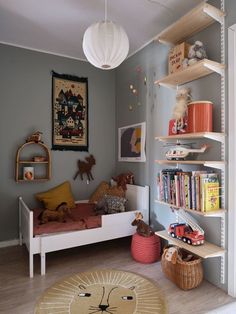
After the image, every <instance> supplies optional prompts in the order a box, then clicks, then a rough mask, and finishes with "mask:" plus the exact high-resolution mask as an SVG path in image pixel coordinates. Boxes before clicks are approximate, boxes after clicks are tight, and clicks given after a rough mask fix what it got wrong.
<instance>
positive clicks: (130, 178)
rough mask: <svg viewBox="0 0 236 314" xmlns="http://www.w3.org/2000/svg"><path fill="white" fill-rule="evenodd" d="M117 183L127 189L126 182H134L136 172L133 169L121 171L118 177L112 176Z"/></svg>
mask: <svg viewBox="0 0 236 314" xmlns="http://www.w3.org/2000/svg"><path fill="white" fill-rule="evenodd" d="M112 180H114V181H115V182H116V184H117V186H121V187H122V189H123V190H124V191H126V190H127V187H126V184H134V174H133V172H131V171H128V172H125V173H121V174H119V175H118V176H116V177H112Z"/></svg>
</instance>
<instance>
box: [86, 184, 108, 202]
mask: <svg viewBox="0 0 236 314" xmlns="http://www.w3.org/2000/svg"><path fill="white" fill-rule="evenodd" d="M108 190H109V183H107V182H105V181H102V182H101V183H100V184H99V186H98V187H97V189H96V190H95V192H94V193H93V194H92V195H91V197H90V199H89V203H97V202H99V201H100V200H101V199H102V198H103V197H104V195H105V194H106V193H107V191H108Z"/></svg>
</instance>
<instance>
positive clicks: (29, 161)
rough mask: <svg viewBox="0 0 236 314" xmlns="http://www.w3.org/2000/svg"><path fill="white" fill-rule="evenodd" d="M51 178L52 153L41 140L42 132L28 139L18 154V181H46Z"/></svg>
mask: <svg viewBox="0 0 236 314" xmlns="http://www.w3.org/2000/svg"><path fill="white" fill-rule="evenodd" d="M50 178H51V154H50V151H49V149H48V147H47V146H46V145H45V144H44V143H43V142H42V141H41V132H35V133H34V134H32V135H31V136H29V137H28V138H27V139H26V142H25V143H24V144H23V145H21V146H20V147H19V148H18V150H17V154H16V168H15V180H16V182H44V181H48V180H50Z"/></svg>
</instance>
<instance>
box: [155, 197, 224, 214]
mask: <svg viewBox="0 0 236 314" xmlns="http://www.w3.org/2000/svg"><path fill="white" fill-rule="evenodd" d="M155 202H156V203H159V204H161V205H166V206H169V207H173V208H174V209H176V210H178V209H183V210H185V211H186V212H189V213H193V214H196V215H199V216H204V217H222V216H223V215H224V214H225V212H226V210H225V209H222V208H220V209H219V210H214V211H209V212H201V211H198V210H193V209H189V208H185V207H178V206H176V205H173V204H170V203H166V202H163V201H159V200H155Z"/></svg>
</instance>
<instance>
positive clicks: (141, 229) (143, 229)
mask: <svg viewBox="0 0 236 314" xmlns="http://www.w3.org/2000/svg"><path fill="white" fill-rule="evenodd" d="M131 225H132V226H137V229H136V231H137V233H138V234H139V235H141V236H143V237H150V236H152V235H154V231H153V229H152V228H151V227H150V226H149V225H147V224H146V223H145V222H144V221H143V215H142V213H140V212H137V213H136V214H135V219H134V221H133V222H132V223H131Z"/></svg>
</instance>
